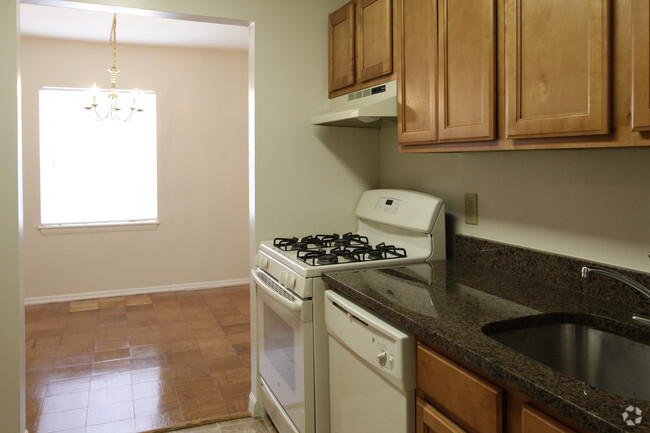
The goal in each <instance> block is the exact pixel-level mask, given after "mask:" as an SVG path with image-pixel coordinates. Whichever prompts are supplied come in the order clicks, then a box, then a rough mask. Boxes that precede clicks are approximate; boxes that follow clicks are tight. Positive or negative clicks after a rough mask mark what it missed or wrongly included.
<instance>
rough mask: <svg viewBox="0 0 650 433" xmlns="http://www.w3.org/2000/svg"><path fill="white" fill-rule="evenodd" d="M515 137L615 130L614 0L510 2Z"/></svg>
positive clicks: (509, 75)
mask: <svg viewBox="0 0 650 433" xmlns="http://www.w3.org/2000/svg"><path fill="white" fill-rule="evenodd" d="M505 81H506V83H505V84H506V128H507V136H508V138H522V137H554V136H567V135H588V134H606V133H608V132H609V0H571V1H566V0H544V1H534V0H505Z"/></svg>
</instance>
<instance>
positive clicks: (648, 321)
mask: <svg viewBox="0 0 650 433" xmlns="http://www.w3.org/2000/svg"><path fill="white" fill-rule="evenodd" d="M649 256H650V253H649ZM591 274H602V275H605V276H607V277H610V278H613V279H615V280H617V281H620V282H621V283H625V284H627V285H628V286H630V287H632V288H633V289H635V290H637V291H638V292H640V293H642V294H643V295H645V296H646V297H647V298H648V299H650V289H648V288H647V287H645V286H643V285H642V284H640V283H638V282H636V281H634V280H633V279H631V278H628V277H626V276H625V275H622V274H619V273H618V272H614V271H606V270H605V269H598V268H588V267H586V266H583V267H582V271H581V275H582V278H589V275H591ZM632 320H636V321H637V322H640V323H642V324H644V325H646V326H650V317H648V316H644V315H642V314H637V313H634V314H633V315H632Z"/></svg>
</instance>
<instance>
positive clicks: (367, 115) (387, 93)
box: [309, 81, 397, 128]
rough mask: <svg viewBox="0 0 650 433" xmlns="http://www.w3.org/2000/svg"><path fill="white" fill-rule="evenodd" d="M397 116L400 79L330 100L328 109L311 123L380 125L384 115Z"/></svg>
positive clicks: (357, 125)
mask: <svg viewBox="0 0 650 433" xmlns="http://www.w3.org/2000/svg"><path fill="white" fill-rule="evenodd" d="M396 118H397V81H389V82H388V83H385V84H381V85H379V86H374V87H369V88H367V89H363V90H359V91H357V92H352V93H348V94H347V95H342V96H337V97H336V98H332V100H331V101H330V109H329V111H328V112H327V113H325V114H321V115H319V116H314V117H312V118H310V119H309V123H311V124H312V125H325V126H351V127H356V128H381V122H382V120H384V119H393V120H395V119H396Z"/></svg>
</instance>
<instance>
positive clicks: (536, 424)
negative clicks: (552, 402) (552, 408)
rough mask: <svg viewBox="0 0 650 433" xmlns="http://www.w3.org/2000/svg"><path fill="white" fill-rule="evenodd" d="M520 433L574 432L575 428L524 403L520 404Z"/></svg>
mask: <svg viewBox="0 0 650 433" xmlns="http://www.w3.org/2000/svg"><path fill="white" fill-rule="evenodd" d="M521 433H575V430H572V429H570V428H569V427H567V426H565V425H564V424H561V423H560V422H558V421H557V420H555V419H554V418H551V417H550V416H548V415H546V414H545V413H544V412H542V411H540V410H537V409H535V408H534V407H532V406H529V405H527V404H525V403H524V404H523V405H522V406H521Z"/></svg>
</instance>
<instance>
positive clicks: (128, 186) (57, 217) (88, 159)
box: [39, 88, 158, 225]
mask: <svg viewBox="0 0 650 433" xmlns="http://www.w3.org/2000/svg"><path fill="white" fill-rule="evenodd" d="M104 96H105V94H104V93H100V95H99V96H98V102H100V100H103V98H104ZM121 97H123V98H125V100H126V101H128V102H130V99H128V98H129V95H128V94H123V95H121ZM39 99H40V101H39V102H40V104H39V115H40V131H39V133H40V163H41V166H40V173H41V224H42V225H61V224H63V225H65V224H89V223H106V222H133V221H146V220H155V219H157V217H158V196H157V189H158V188H157V166H158V164H157V137H156V95H155V93H153V92H143V93H142V94H141V95H140V96H139V97H138V105H140V106H141V107H142V108H144V111H143V112H141V113H138V114H137V115H134V119H133V120H132V121H130V122H122V121H119V120H115V121H113V120H110V119H107V120H103V121H96V120H93V119H92V118H91V117H90V116H89V114H88V112H87V111H86V110H85V109H84V108H83V107H84V106H86V105H88V103H89V95H88V93H87V92H85V91H82V90H80V89H61V88H42V89H40V92H39ZM126 101H125V102H126ZM127 105H128V104H127Z"/></svg>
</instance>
